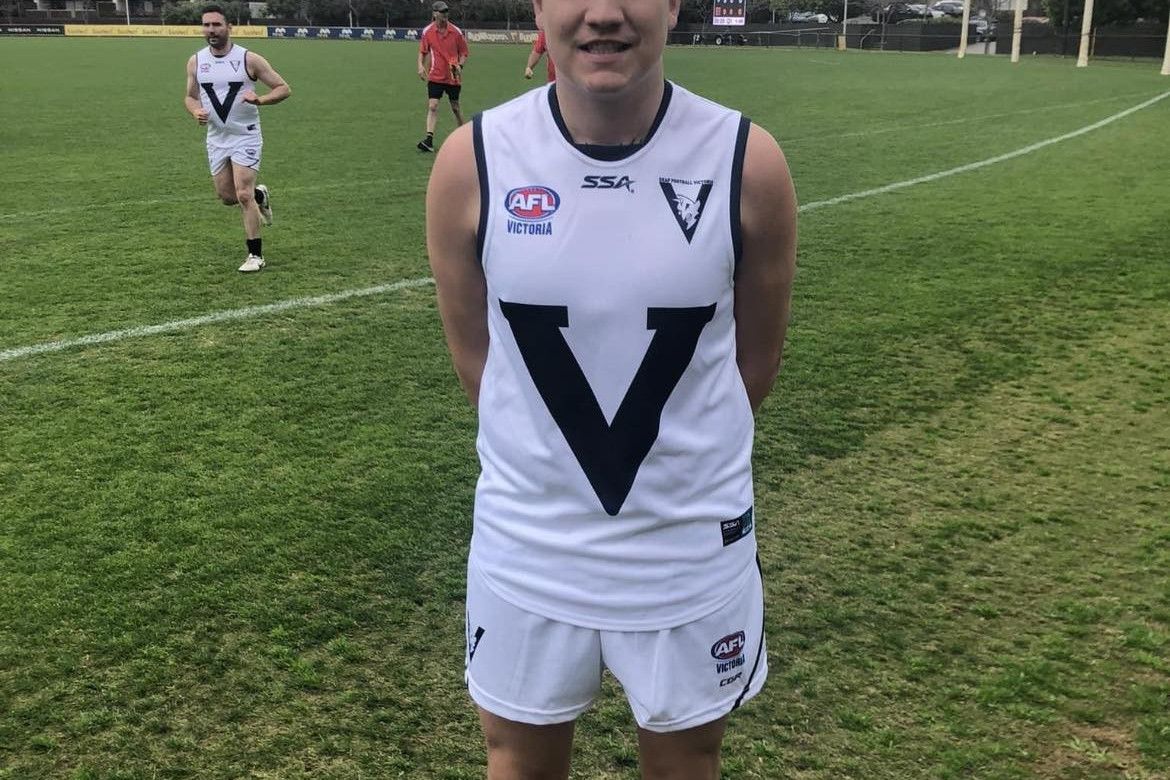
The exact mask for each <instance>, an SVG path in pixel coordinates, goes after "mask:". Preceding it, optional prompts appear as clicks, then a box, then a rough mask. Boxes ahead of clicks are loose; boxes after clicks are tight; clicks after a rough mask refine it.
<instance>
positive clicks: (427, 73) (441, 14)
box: [418, 0, 467, 152]
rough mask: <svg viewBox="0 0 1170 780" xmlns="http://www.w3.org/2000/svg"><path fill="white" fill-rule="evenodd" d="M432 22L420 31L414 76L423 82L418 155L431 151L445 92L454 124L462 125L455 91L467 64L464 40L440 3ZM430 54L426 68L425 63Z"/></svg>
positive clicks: (461, 113)
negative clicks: (424, 97)
mask: <svg viewBox="0 0 1170 780" xmlns="http://www.w3.org/2000/svg"><path fill="white" fill-rule="evenodd" d="M431 11H432V16H433V17H434V21H433V22H431V23H430V24H428V25H427V26H426V29H424V30H423V33H422V39H421V40H420V41H419V44H418V77H419V78H420V79H422V80H423V81H425V82H426V83H427V135H426V138H424V139H422V140H421V141H419V142H418V149H419V151H420V152H433V151H435V125H436V124H437V123H438V119H439V98H441V97H443V93H444V92H445V93H447V99H448V100H449V101H450V102H451V113H453V114H455V123H456V125H461V124H463V111H462V110H460V108H459V92H460V90H462V89H463V84H462V79H463V63H465V62H466V61H467V38H466V37H465V36H464V35H463V31H462V30H460V29H459V28H458V27H456V26H455V25H453V24H451V22H450V21H448V19H447V14H448V12H449V11H450V9H449V8H448V7H447V3H446V2H444V0H437V1H436V2H435V3H434V4H433V5H431ZM427 55H430V58H431V59H430V66H429V67H428V66H427V64H426V58H427Z"/></svg>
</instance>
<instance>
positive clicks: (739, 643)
mask: <svg viewBox="0 0 1170 780" xmlns="http://www.w3.org/2000/svg"><path fill="white" fill-rule="evenodd" d="M744 641H745V637H744V633H743V632H742V631H736V632H735V633H734V634H728V635H727V636H725V637H723V638H722V639H720V640H719V641H718V642H716V643H715V644H713V645H711V657H712V658H714V659H715V660H717V661H726V660H727V659H728V658H735V657H736V656H737V655H739V654H740V653H742V652H743V645H744Z"/></svg>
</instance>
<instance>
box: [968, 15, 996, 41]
mask: <svg viewBox="0 0 1170 780" xmlns="http://www.w3.org/2000/svg"><path fill="white" fill-rule="evenodd" d="M967 36H968V37H969V38H974V39H975V40H976V41H977V42H982V41H994V40H995V21H994V20H992V19H988V18H986V17H983V16H976V17H972V18H971V21H970V31H969V32H968V33H967Z"/></svg>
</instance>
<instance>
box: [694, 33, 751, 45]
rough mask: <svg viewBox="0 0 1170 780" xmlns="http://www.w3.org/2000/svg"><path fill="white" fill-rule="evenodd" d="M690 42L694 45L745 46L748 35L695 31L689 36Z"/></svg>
mask: <svg viewBox="0 0 1170 780" xmlns="http://www.w3.org/2000/svg"><path fill="white" fill-rule="evenodd" d="M691 43H693V44H695V45H696V46H700V45H702V46H747V44H748V37H747V36H746V35H744V34H743V33H730V32H707V33H695V34H694V35H692V36H691Z"/></svg>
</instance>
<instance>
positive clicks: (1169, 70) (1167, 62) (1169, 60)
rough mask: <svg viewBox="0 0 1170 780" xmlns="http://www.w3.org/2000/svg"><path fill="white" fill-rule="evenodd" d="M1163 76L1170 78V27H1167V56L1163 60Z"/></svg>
mask: <svg viewBox="0 0 1170 780" xmlns="http://www.w3.org/2000/svg"><path fill="white" fill-rule="evenodd" d="M1162 75H1163V76H1170V26H1167V27H1166V56H1165V57H1163V58H1162Z"/></svg>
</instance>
